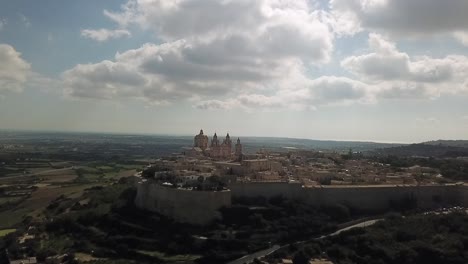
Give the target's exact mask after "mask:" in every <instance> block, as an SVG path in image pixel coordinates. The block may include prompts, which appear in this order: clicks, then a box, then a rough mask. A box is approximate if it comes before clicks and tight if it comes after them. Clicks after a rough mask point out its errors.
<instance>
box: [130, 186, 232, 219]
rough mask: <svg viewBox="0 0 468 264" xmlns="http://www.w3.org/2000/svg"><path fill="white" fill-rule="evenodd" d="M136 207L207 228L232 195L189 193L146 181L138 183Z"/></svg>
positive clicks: (223, 192)
mask: <svg viewBox="0 0 468 264" xmlns="http://www.w3.org/2000/svg"><path fill="white" fill-rule="evenodd" d="M135 204H136V206H137V207H138V208H140V209H145V210H148V211H153V212H158V213H160V214H162V215H165V216H167V217H170V218H172V219H174V220H176V221H178V222H182V223H190V224H196V225H206V224H209V223H210V222H212V221H213V220H214V219H216V218H218V217H220V213H219V211H218V209H220V208H221V207H223V206H230V205H231V192H230V191H220V192H215V191H190V190H183V189H175V188H168V187H165V186H161V185H159V184H157V183H155V182H152V181H146V182H142V183H138V184H137V196H136V198H135Z"/></svg>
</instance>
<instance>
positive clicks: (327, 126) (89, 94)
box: [0, 0, 468, 142]
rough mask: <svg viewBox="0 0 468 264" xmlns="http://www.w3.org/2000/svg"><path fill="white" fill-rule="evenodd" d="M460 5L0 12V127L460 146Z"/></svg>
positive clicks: (146, 2)
mask: <svg viewBox="0 0 468 264" xmlns="http://www.w3.org/2000/svg"><path fill="white" fill-rule="evenodd" d="M466 10H468V1H466V0H448V1H440V0H412V1H407V0H391V1H390V0H329V1H327V0H320V1H319V0H316V1H315V0H100V1H95V0H80V1H62V0H42V1H33V0H15V1H7V0H0V129H17V130H47V131H70V132H71V131H81V132H113V133H144V134H174V135H192V134H196V133H197V132H198V131H199V129H204V131H205V133H208V134H212V133H214V132H215V131H216V132H218V133H221V134H223V133H225V132H229V133H230V134H231V135H241V136H242V135H244V136H271V137H295V138H309V139H332V140H363V141H380V142H422V141H427V140H436V139H468V16H466V14H465V13H466Z"/></svg>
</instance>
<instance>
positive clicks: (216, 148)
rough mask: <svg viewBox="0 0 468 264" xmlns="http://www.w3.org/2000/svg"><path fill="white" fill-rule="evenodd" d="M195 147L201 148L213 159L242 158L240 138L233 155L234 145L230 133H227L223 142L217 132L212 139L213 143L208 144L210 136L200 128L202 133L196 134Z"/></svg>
mask: <svg viewBox="0 0 468 264" xmlns="http://www.w3.org/2000/svg"><path fill="white" fill-rule="evenodd" d="M193 147H194V148H195V149H200V150H201V151H202V152H203V155H205V156H208V157H210V158H213V159H232V158H235V159H236V160H240V159H241V158H242V144H241V143H240V139H239V138H237V143H236V145H235V152H234V155H233V153H232V147H233V145H232V140H231V137H230V136H229V133H227V135H226V138H225V139H224V140H223V141H222V142H220V140H219V139H218V135H216V133H215V134H214V136H213V138H212V139H211V144H210V145H209V146H208V136H206V135H204V134H203V130H200V134H198V135H196V136H195V138H194V144H193Z"/></svg>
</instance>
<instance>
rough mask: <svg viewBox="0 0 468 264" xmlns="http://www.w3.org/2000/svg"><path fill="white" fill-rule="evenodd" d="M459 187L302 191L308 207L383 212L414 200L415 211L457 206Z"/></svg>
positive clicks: (324, 188) (305, 189) (346, 188)
mask: <svg viewBox="0 0 468 264" xmlns="http://www.w3.org/2000/svg"><path fill="white" fill-rule="evenodd" d="M460 194H461V189H460V186H359V187H346V186H343V187H323V188H304V199H305V200H306V201H307V202H309V203H310V204H314V205H326V204H337V203H339V204H344V205H347V206H349V207H353V208H357V209H361V210H384V209H387V208H389V207H391V204H392V203H393V204H396V203H400V206H405V204H402V203H404V202H409V201H411V200H412V201H414V202H415V203H416V205H417V206H418V208H423V209H424V208H432V207H435V206H441V205H450V204H460V203H461V202H462V199H461V197H460Z"/></svg>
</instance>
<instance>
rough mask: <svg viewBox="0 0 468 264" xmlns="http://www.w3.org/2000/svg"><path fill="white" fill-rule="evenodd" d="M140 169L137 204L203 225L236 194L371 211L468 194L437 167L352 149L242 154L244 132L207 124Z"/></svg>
mask: <svg viewBox="0 0 468 264" xmlns="http://www.w3.org/2000/svg"><path fill="white" fill-rule="evenodd" d="M141 175H142V177H143V179H142V180H141V181H140V183H139V184H138V185H137V190H138V191H137V197H136V200H135V201H136V204H137V206H139V207H140V208H142V209H146V210H151V211H155V212H158V213H162V214H164V215H166V216H168V217H171V218H174V219H175V220H177V221H181V222H187V223H191V224H202V225H205V224H209V223H211V222H212V221H214V220H215V219H216V218H217V217H218V215H219V214H218V210H219V209H220V208H222V207H226V206H230V205H231V199H232V198H231V197H257V196H260V197H267V198H271V197H274V196H284V197H287V198H293V199H301V200H304V201H307V202H308V203H309V204H313V205H319V206H320V205H324V204H334V203H341V204H345V205H347V206H349V207H351V208H354V209H355V210H366V211H385V210H387V209H389V207H390V205H391V204H392V203H393V204H398V203H403V204H404V203H407V204H408V205H411V204H415V206H418V207H420V208H432V207H436V206H441V205H448V204H451V203H452V204H453V203H457V202H458V203H464V202H466V199H467V197H468V192H467V190H468V188H467V187H466V186H464V185H463V183H459V184H457V183H456V182H455V181H453V180H450V179H448V178H446V177H444V176H443V175H442V174H441V170H439V169H436V168H433V167H428V166H420V165H412V166H408V167H395V166H392V165H391V164H387V163H383V162H381V161H378V160H377V159H376V158H371V157H365V156H364V155H362V154H361V153H354V152H353V151H352V150H349V151H348V152H344V153H340V152H335V151H329V152H324V151H313V150H298V149H291V148H287V149H286V151H283V152H271V151H268V150H266V149H260V150H259V151H257V152H256V153H243V152H242V144H241V139H240V138H237V141H236V144H235V145H234V144H233V142H232V140H231V138H230V135H229V133H227V135H226V137H225V138H224V139H223V140H222V141H220V139H218V136H217V134H216V133H214V135H213V137H212V138H211V140H209V138H208V136H207V135H205V134H204V132H203V130H200V133H199V134H198V135H195V136H194V142H193V147H191V148H186V149H185V151H184V152H182V153H180V154H177V155H173V156H169V157H164V158H160V159H157V160H155V161H154V162H153V163H152V164H151V165H149V166H148V168H147V169H146V170H145V171H143V172H142V174H141ZM203 191H204V192H203ZM206 192H208V194H207V193H206ZM416 204H417V205H416ZM200 212H203V213H200Z"/></svg>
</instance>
